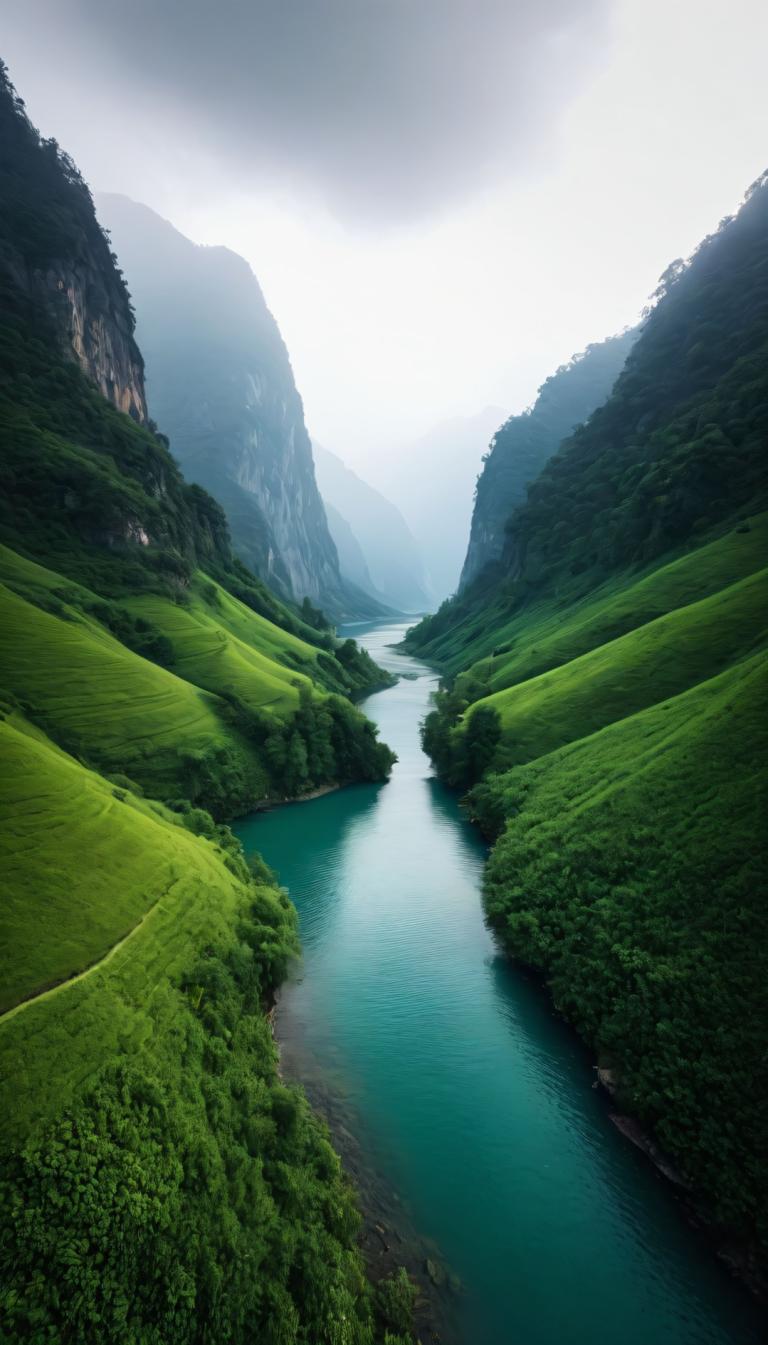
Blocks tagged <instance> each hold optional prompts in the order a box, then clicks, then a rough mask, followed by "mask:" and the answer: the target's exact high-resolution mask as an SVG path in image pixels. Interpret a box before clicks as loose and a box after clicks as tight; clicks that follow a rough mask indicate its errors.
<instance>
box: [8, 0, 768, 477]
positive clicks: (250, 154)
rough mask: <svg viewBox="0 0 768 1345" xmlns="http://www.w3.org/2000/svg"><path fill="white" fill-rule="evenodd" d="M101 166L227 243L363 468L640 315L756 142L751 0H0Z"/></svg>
mask: <svg viewBox="0 0 768 1345" xmlns="http://www.w3.org/2000/svg"><path fill="white" fill-rule="evenodd" d="M3 12H4V25H3V27H4V49H3V52H2V54H3V56H4V58H5V59H6V61H7V63H8V65H9V68H10V73H11V77H12V78H13V80H14V82H15V83H16V85H17V87H18V90H19V92H20V93H21V95H22V97H24V98H25V100H26V102H27V107H28V110H29V113H30V115H31V117H32V119H33V121H35V122H36V124H37V125H38V126H39V127H40V129H41V131H42V132H43V133H44V134H46V135H55V136H56V137H57V139H58V140H59V141H60V142H61V144H62V145H63V146H64V148H66V149H67V150H69V151H70V153H71V154H72V155H73V157H74V158H75V159H76V160H77V162H78V164H79V165H80V167H81V169H82V170H83V172H84V173H85V175H86V177H87V178H88V180H89V182H90V183H91V185H92V186H93V187H94V189H96V190H107V191H120V192H125V193H127V194H128V195H130V196H133V197H134V198H135V199H137V200H142V201H144V202H146V204H148V205H150V206H152V207H153V208H154V209H156V210H158V211H159V212H160V213H161V214H163V215H165V216H166V217H167V218H168V219H170V220H171V221H172V222H173V223H174V224H175V225H176V226H177V227H178V228H180V229H181V230H182V231H183V232H185V233H187V234H188V235H189V236H190V237H191V238H194V239H195V240H196V241H198V242H206V243H224V244H227V245H228V246H230V247H232V248H234V249H235V250H236V251H238V252H240V253H242V255H243V256H245V257H247V258H248V260H249V261H250V262H251V264H252V266H253V268H254V270H255V271H256V273H257V274H258V276H259V279H260V281H261V284H262V286H263V289H264V292H265V294H266V297H267V301H268V303H269V304H270V307H271V308H272V311H273V312H274V314H275V317H276V318H277V320H278V322H279V324H280V327H281V329H282V332H283V335H284V337H285V339H286V342H287V344H288V348H289V350H290V353H291V358H292V361H293V365H294V370H295V372H296V377H297V382H298V385H299V389H300V391H301V393H302V395H303V397H304V402H305V406H306V412H307V420H308V423H309V427H310V430H311V432H312V433H313V434H314V436H315V437H316V438H317V439H319V440H320V441H321V442H323V443H324V444H326V445H327V446H328V447H329V448H332V449H334V450H335V451H336V452H338V453H340V454H342V456H344V457H345V458H346V459H347V460H348V461H349V462H350V463H352V464H353V465H354V466H356V467H358V468H359V469H360V470H363V471H364V470H365V468H366V465H367V464H370V461H371V458H372V456H375V455H377V454H381V453H386V452H392V451H393V450H394V449H395V448H396V446H397V445H399V444H402V443H407V442H409V441H411V440H413V439H415V438H416V437H418V436H419V435H421V434H422V433H423V432H425V431H426V430H428V429H429V428H430V427H431V426H432V425H434V424H435V423H437V422H439V421H441V420H444V419H448V418H450V417H453V416H457V415H472V414H473V413H475V412H477V411H479V410H481V409H482V408H483V407H484V406H486V405H488V404H497V405H500V406H503V407H505V408H507V410H508V411H509V412H513V411H518V410H520V409H522V408H523V407H524V406H525V405H526V404H528V403H529V402H530V400H531V399H532V397H533V395H534V394H535V390H536V387H537V386H538V384H539V383H540V382H541V381H542V380H543V379H544V378H545V377H546V375H547V374H548V373H549V372H551V371H552V370H553V369H554V368H555V367H556V366H557V365H558V364H560V363H562V362H563V361H564V360H566V359H567V358H568V357H569V355H570V354H571V353H573V352H574V351H576V350H579V349H582V348H583V347H584V345H586V344H587V343H588V342H589V341H592V340H598V339H600V338H601V337H603V336H606V335H608V334H609V333H611V332H614V331H616V330H618V329H620V328H621V327H623V326H624V325H626V324H627V323H631V322H633V321H634V320H635V319H636V318H637V316H638V313H639V311H640V309H641V308H642V306H643V303H644V301H645V299H646V297H647V295H648V294H649V293H650V291H651V290H652V289H653V288H654V287H655V283H656V280H657V278H658V276H659V275H660V273H661V271H662V270H663V269H664V268H665V266H666V265H667V263H668V262H669V261H671V260H672V259H673V258H675V257H677V256H679V255H681V254H683V255H684V254H686V253H688V252H689V251H690V250H691V249H692V248H693V247H694V246H695V244H696V243H697V241H698V240H699V239H700V238H701V237H702V235H703V234H705V233H706V232H708V231H709V230H711V229H712V228H714V227H716V225H717V223H718V221H719V220H720V218H721V217H722V216H723V215H725V214H727V213H728V212H729V211H731V210H732V209H733V208H734V207H735V206H736V205H737V204H738V201H739V199H740V198H741V196H742V194H743V191H744V189H745V188H746V187H747V186H748V185H749V183H750V182H751V181H753V180H754V178H756V177H757V175H758V174H759V173H760V172H761V171H762V170H763V169H764V168H765V167H766V166H767V165H768V79H767V78H766V71H765V53H766V51H767V50H768V5H766V4H764V3H762V0H729V3H728V5H724V4H722V3H721V0H538V3H537V4H535V5H534V4H531V3H529V0H525V3H518V0H272V2H271V3H267V2H266V0H216V3H213V0H132V2H131V3H130V4H126V3H125V0H4V2H3Z"/></svg>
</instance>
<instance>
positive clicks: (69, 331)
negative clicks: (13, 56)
mask: <svg viewBox="0 0 768 1345" xmlns="http://www.w3.org/2000/svg"><path fill="white" fill-rule="evenodd" d="M0 143H2V146H3V154H2V164H1V165H0V171H1V172H2V186H3V191H2V200H1V201H0V285H2V289H3V292H4V295H5V297H6V300H7V301H8V302H9V303H11V304H12V306H13V308H14V309H15V310H16V311H18V310H19V308H20V307H23V308H25V309H27V310H28V311H29V312H32V311H34V313H35V319H36V321H38V322H40V320H43V321H47V324H48V327H49V330H50V333H51V337H52V339H54V340H56V341H57V342H58V345H59V348H60V350H61V351H62V353H63V354H65V355H66V356H67V357H68V358H71V359H74V360H76V361H77V363H78V364H79V365H80V368H81V369H82V370H83V372H84V373H85V374H86V375H87V376H88V377H89V378H90V379H91V380H92V381H93V382H94V383H95V384H96V386H97V387H98V388H99V390H100V392H101V393H102V394H103V395H104V396H105V397H106V398H107V399H108V400H109V401H111V402H112V403H113V404H114V405H115V406H117V407H118V408H119V409H120V410H121V411H125V412H126V413H127V414H128V415H130V416H131V417H132V418H133V419H134V420H136V421H138V422H144V421H146V419H147V404H146V398H145V395H144V364H143V361H142V358H141V354H140V352H139V348H138V346H137V345H136V342H135V340H134V337H133V326H134V320H133V311H132V309H131V304H130V299H129V296H128V293H127V291H126V288H125V284H124V283H123V280H122V277H121V275H120V273H119V272H118V271H117V270H116V268H115V264H114V258H113V256H112V253H111V251H110V247H109V243H108V241H107V238H106V237H105V235H104V233H103V232H102V230H101V228H100V227H99V224H98V223H97V220H96V217H95V214H94V209H93V201H92V199H91V194H90V192H89V190H88V187H87V186H86V184H85V182H84V181H83V179H82V178H81V176H80V174H79V173H78V171H77V169H76V167H75V165H74V164H73V163H72V161H71V160H70V159H69V158H68V156H67V155H66V154H64V153H63V152H62V151H61V150H60V149H59V147H58V145H56V143H55V142H54V141H42V142H41V141H40V139H39V136H38V134H37V132H36V131H35V129H34V127H33V126H32V125H31V123H30V122H29V120H28V118H27V116H26V114H25V112H24V108H23V104H22V103H21V101H20V100H19V99H18V97H17V96H16V94H15V92H14V90H13V88H12V86H11V85H10V83H9V81H8V78H7V75H6V73H5V71H4V70H3V69H2V68H0Z"/></svg>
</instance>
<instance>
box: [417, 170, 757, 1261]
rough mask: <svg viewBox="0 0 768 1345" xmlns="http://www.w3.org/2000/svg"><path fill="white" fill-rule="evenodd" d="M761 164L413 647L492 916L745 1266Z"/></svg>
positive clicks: (753, 1059) (750, 1102)
mask: <svg viewBox="0 0 768 1345" xmlns="http://www.w3.org/2000/svg"><path fill="white" fill-rule="evenodd" d="M767 441H768V174H766V175H765V176H763V177H762V178H761V179H759V181H758V182H756V183H755V184H754V186H753V187H752V188H751V189H750V191H749V192H748V193H747V196H746V199H745V202H744V204H743V205H742V207H741V209H740V210H739V212H738V213H737V214H736V215H735V216H734V217H733V218H729V219H727V220H725V221H723V223H722V224H721V225H720V227H719V228H718V229H717V231H716V232H715V233H714V234H713V235H712V236H711V237H708V238H706V239H705V240H704V241H703V242H702V244H701V245H700V247H699V248H698V249H697V250H696V252H695V253H694V255H693V256H692V258H690V260H689V261H688V262H683V261H678V262H675V263H673V265H672V266H671V267H670V268H669V269H668V271H667V272H666V273H665V275H664V276H663V277H662V281H661V284H660V286H659V289H658V291H657V292H656V294H655V295H654V296H653V300H652V305H651V309H650V311H649V313H648V315H647V318H646V320H645V321H644V323H643V326H642V329H641V331H640V334H639V336H638V337H637V340H636V342H635V344H634V346H633V348H632V350H631V352H630V354H629V356H628V358H627V361H626V364H625V366H624V369H623V370H622V372H621V373H620V375H619V377H618V379H617V381H616V383H615V385H614V387H613V390H612V392H611V394H610V396H608V398H607V400H606V401H605V403H604V405H602V406H600V407H599V408H598V409H597V410H595V411H594V413H593V414H592V416H591V417H590V418H589V419H588V421H587V422H586V423H585V424H583V425H582V426H580V427H579V428H578V429H576V430H575V432H574V433H573V434H572V435H571V436H570V437H569V438H568V439H566V440H565V441H564V443H563V444H562V445H561V447H560V449H559V450H558V452H557V453H555V455H554V456H553V457H551V458H550V459H549V461H548V463H547V465H546V466H545V468H544V470H543V471H542V472H541V474H540V475H539V476H538V477H537V478H536V480H535V481H534V482H533V484H532V485H531V486H530V487H529V490H528V495H527V499H526V501H525V502H524V503H522V504H521V505H519V506H518V507H517V508H516V509H513V511H512V513H511V515H510V517H509V519H508V521H507V524H506V529H505V541H504V546H503V550H502V553H501V556H500V558H499V561H498V563H497V564H496V565H495V566H493V567H491V568H490V569H486V570H485V571H483V572H482V573H481V574H480V575H479V577H478V578H477V579H476V581H475V582H474V583H473V584H471V585H470V586H469V587H467V588H466V589H465V590H463V591H462V593H460V594H459V595H458V597H457V598H454V599H453V600H452V601H450V602H447V603H445V604H444V605H443V607H442V608H441V610H440V611H439V612H438V613H436V614H435V616H433V617H431V618H427V619H426V620H425V621H423V622H422V623H421V624H420V626H418V627H417V628H415V629H414V630H413V631H412V632H411V634H410V635H409V637H408V640H407V644H408V647H409V648H411V649H413V650H414V651H415V652H417V653H419V654H420V655H422V656H425V655H426V656H428V657H430V658H432V659H435V660H436V661H437V662H438V663H439V664H440V666H441V667H442V669H443V672H444V675H445V676H446V678H447V679H448V681H449V682H450V685H449V686H448V687H447V689H446V690H445V691H444V692H443V693H441V695H440V696H439V697H438V705H437V707H436V709H435V712H434V713H433V714H432V715H430V717H429V718H428V720H427V723H426V727H425V745H426V747H427V749H428V750H429V752H430V754H431V755H432V757H433V759H434V761H435V762H436V764H437V766H438V768H439V770H440V773H441V774H442V775H443V776H444V778H445V779H447V780H448V781H450V782H451V783H453V784H458V785H461V786H462V787H464V788H467V787H470V789H471V792H470V794H469V804H470V808H471V811H472V813H473V815H474V817H475V818H476V819H477V820H478V821H479V822H480V823H481V825H482V826H483V828H484V830H485V831H486V832H487V834H488V835H489V836H490V837H492V838H493V839H494V840H495V845H494V848H493V851H492V853H491V857H490V861H489V865H488V870H487V878H486V907H487V911H488V915H489V918H490V920H491V922H492V923H493V925H494V926H495V928H496V929H497V930H498V932H499V935H500V937H501V939H502V940H503V942H504V944H505V945H506V947H507V949H508V950H509V953H510V954H511V956H513V957H514V958H516V959H519V960H520V961H522V962H524V963H527V964H530V965H532V966H533V967H535V968H537V969H538V970H539V971H540V972H541V973H542V974H543V975H544V976H545V977H546V979H547V981H548V984H549V986H550V988H551V991H552V994H553V996H554V999H555V1003H556V1005H557V1007H558V1009H559V1011H560V1012H561V1013H563V1014H564V1015H565V1016H567V1017H568V1018H570V1019H571V1021H572V1022H573V1023H575V1025H576V1026H577V1028H578V1029H579V1031H580V1032H581V1033H582V1034H583V1035H584V1037H585V1038H586V1039H587V1040H588V1041H589V1042H590V1043H591V1044H592V1046H593V1047H594V1049H595V1052H596V1055H597V1059H598V1063H599V1065H600V1068H601V1078H602V1079H603V1080H604V1082H605V1083H606V1085H607V1087H608V1088H609V1089H610V1090H611V1092H613V1093H614V1094H615V1096H616V1099H617V1102H616V1104H615V1105H616V1106H617V1108H618V1109H619V1110H621V1111H622V1112H629V1113H630V1114H631V1115H632V1116H633V1117H634V1118H636V1120H637V1121H638V1122H639V1124H640V1126H641V1128H642V1130H644V1131H645V1132H646V1133H647V1135H649V1136H651V1137H652V1139H653V1140H655V1142H656V1144H657V1145H658V1146H659V1147H660V1148H661V1150H662V1151H665V1152H666V1154H667V1155H668V1156H671V1159H672V1161H673V1162H674V1164H675V1166H676V1167H677V1168H678V1170H679V1173H680V1176H681V1180H682V1181H683V1183H684V1184H685V1185H686V1186H687V1187H688V1188H689V1189H690V1190H691V1191H692V1192H693V1193H694V1194H695V1195H696V1196H697V1197H698V1199H699V1202H700V1204H701V1205H702V1208H703V1209H704V1211H705V1213H707V1214H708V1215H709V1217H710V1219H711V1220H712V1221H713V1222H714V1223H715V1225H716V1226H717V1227H718V1228H720V1229H725V1230H728V1236H729V1238H730V1245H731V1249H732V1255H733V1254H734V1252H733V1249H734V1247H738V1246H739V1245H741V1247H742V1249H744V1248H746V1251H744V1250H742V1252H741V1253H740V1263H741V1264H742V1266H744V1267H746V1268H747V1269H748V1270H750V1269H751V1270H752V1271H753V1272H755V1273H756V1274H757V1273H758V1272H757V1268H758V1265H760V1264H762V1265H763V1267H764V1266H765V1255H766V1252H768V1223H767V1222H766V1214H765V1211H766V1209H767V1208H768V1199H767V1197H768V1163H767V1162H766V1154H765V1145H764V1134H765V1114H766V1106H768V1096H767V1095H766V1090H765V1087H764V1084H763V1083H762V1082H760V1083H758V1084H757V1086H756V1087H755V1086H754V1085H750V1086H749V1087H747V1088H745V1087H744V1086H743V1083H744V1080H745V1079H749V1080H763V1079H764V1069H763V1066H764V1054H765V1041H764V1024H765V1022H766V1021H767V1020H768V1001H767V1000H766V985H768V903H766V900H765V896H766V893H765V870H766V858H767V856H766V846H765V827H764V816H765V811H766V804H767V803H768V798H767V797H766V796H767V794H768V790H767V789H766V750H767V749H768V742H767V741H766V737H767V735H766V723H768V717H767V716H766V709H768V705H767V702H768V654H767V652H766V650H767V647H768V621H767V620H766V617H767V614H768V513H767V512H766V511H767V510H768V467H767V464H766V442H767Z"/></svg>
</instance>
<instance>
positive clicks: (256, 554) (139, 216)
mask: <svg viewBox="0 0 768 1345" xmlns="http://www.w3.org/2000/svg"><path fill="white" fill-rule="evenodd" d="M98 205H99V211H100V214H101V217H102V219H103V220H104V222H105V224H106V225H107V226H108V228H109V230H110V232H111V234H112V238H113V241H114V244H115V247H116V249H117V253H118V256H119V258H120V261H121V264H122V265H123V267H124V269H125V272H126V275H127V278H128V282H129V284H130V286H131V291H132V293H133V295H134V299H135V301H136V307H137V313H138V336H139V340H140V342H141V348H142V351H143V353H144V357H145V359H146V364H147V386H148V390H149V401H150V407H151V411H152V415H153V416H154V418H155V419H156V420H157V421H158V423H159V424H161V425H162V427H163V430H164V431H165V432H166V433H167V434H168V435H169V437H170V440H171V444H172V446H173V451H174V454H175V455H176V457H177V458H178V460H179V462H180V463H181V465H182V467H183V469H184V472H185V474H186V475H187V476H188V477H189V478H191V479H192V480H194V481H199V482H200V484H201V485H203V486H205V487H206V489H209V490H211V491H212V492H213V494H215V495H216V497H217V498H218V499H219V500H221V503H222V504H223V506H224V509H225V511H226V513H227V516H228V519H229V523H230V527H231V530H232V537H233V543H234V546H235V550H236V551H237V553H238V554H239V555H240V556H241V557H242V558H243V560H245V561H246V562H247V563H248V564H249V565H251V566H252V567H253V568H254V569H255V570H256V572H257V573H258V574H259V575H260V577H261V578H262V579H264V580H265V581H266V582H268V583H269V584H270V586H271V587H272V588H274V590H275V591H276V592H277V593H279V594H280V595H281V596H282V597H284V598H292V599H296V600H301V599H302V598H304V597H309V598H310V599H311V600H312V602H314V603H317V604H319V605H320V606H322V607H323V608H324V609H325V610H326V611H327V612H328V613H329V615H331V616H333V617H340V616H344V615H365V614H366V604H365V600H364V598H363V596H362V595H361V594H359V593H355V592H353V591H352V590H351V589H350V588H349V587H348V586H345V584H344V583H343V581H342V580H341V577H340V574H339V564H338V557H337V554H336V548H335V546H334V544H333V541H332V539H331V535H330V532H329V530H328V523H327V520H326V517H325V510H324V508H323V503H322V500H321V498H320V493H319V491H318V489H317V484H316V481H315V470H314V464H313V460H312V447H311V444H310V440H309V436H308V434H307V430H306V427H305V424H304V411H303V407H302V403H301V398H300V396H299V394H298V392H297V390H296V385H295V382H294V378H293V372H292V370H291V365H290V361H289V358H288V352H287V350H286V348H285V345H284V343H283V340H282V337H281V335H280V332H279V330H278V327H277V324H276V322H275V320H274V318H273V317H272V314H271V313H270V312H269V309H268V308H267V306H266V303H265V302H264V297H263V295H262V292H261V289H260V287H259V283H258V281H257V279H256V277H255V276H254V274H253V272H252V271H251V269H250V267H249V266H248V264H247V262H245V261H244V260H243V258H242V257H239V256H237V255H236V254H235V253H234V252H230V251H229V250H228V249H227V248H223V247H198V246H197V245H196V244H194V243H192V242H190V240H189V239H187V238H185V237H184V236H183V235H182V234H180V233H179V232H178V231H177V230H176V229H174V228H173V226H172V225H171V224H169V223H168V222H167V221H166V220H164V219H161V218H160V216H158V215H156V214H155V213H154V212H153V211H152V210H150V209H148V207H146V206H143V205H139V204H137V203H136V202H133V201H130V200H128V199H127V198H126V197H121V196H109V195H104V196H99V198H98Z"/></svg>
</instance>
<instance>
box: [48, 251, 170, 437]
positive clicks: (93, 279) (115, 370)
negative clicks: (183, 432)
mask: <svg viewBox="0 0 768 1345" xmlns="http://www.w3.org/2000/svg"><path fill="white" fill-rule="evenodd" d="M44 282H45V287H46V290H47V291H48V293H49V294H51V295H52V297H53V298H54V300H58V302H57V303H56V304H55V307H56V308H58V309H60V310H61V317H62V321H61V323H60V330H61V331H62V334H63V335H64V336H65V339H66V341H67V342H68V344H69V346H70V347H71V349H72V352H73V353H74V355H75V358H76V359H77V361H78V363H79V365H80V368H81V369H82V370H83V373H85V374H87V375H88V377H89V378H90V379H92V381H93V382H94V383H95V384H96V386H97V387H98V389H99V391H100V392H101V393H102V394H103V396H104V397H106V398H107V400H108V401H110V402H113V403H114V405H115V406H116V407H117V408H118V410H120V411H124V412H125V413H126V415H129V416H131V417H132V419H133V420H137V421H139V422H144V421H146V419H147V403H146V397H145V393H144V364H143V361H142V358H141V355H140V354H139V350H138V347H137V345H136V342H135V341H134V339H133V323H132V320H131V314H130V309H127V308H126V305H125V303H124V302H120V299H121V298H122V296H112V295H110V293H109V291H108V289H107V287H106V285H105V284H104V283H103V280H102V277H101V276H100V274H99V273H98V271H95V270H94V269H93V268H90V267H88V266H85V265H77V266H74V267H68V268H65V269H64V270H63V271H62V272H61V273H59V274H56V272H53V273H50V272H49V273H47V274H46V276H45V277H44ZM116 298H117V301H116ZM52 306H54V305H52Z"/></svg>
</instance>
